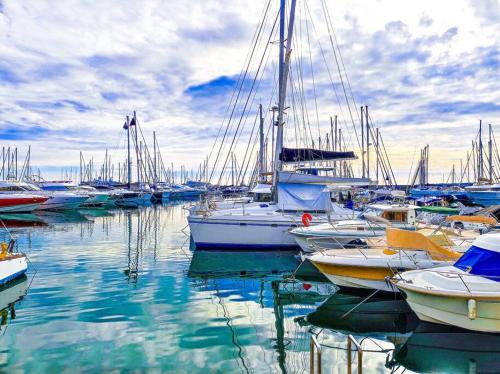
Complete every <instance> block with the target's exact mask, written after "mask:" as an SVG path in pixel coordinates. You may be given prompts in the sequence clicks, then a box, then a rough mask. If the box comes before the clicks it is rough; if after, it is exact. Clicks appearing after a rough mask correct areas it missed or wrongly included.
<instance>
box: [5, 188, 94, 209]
mask: <svg viewBox="0 0 500 374" xmlns="http://www.w3.org/2000/svg"><path fill="white" fill-rule="evenodd" d="M0 194H6V195H9V194H10V195H11V196H12V194H14V195H25V196H30V197H32V196H33V195H36V196H42V197H44V198H45V201H43V202H41V203H40V204H39V205H38V206H37V207H36V210H61V209H77V208H78V207H80V206H81V205H82V204H83V203H84V202H85V201H86V200H88V198H89V197H88V196H87V195H81V194H76V193H73V192H66V191H44V190H42V189H41V188H40V187H38V186H36V185H34V184H31V183H25V182H16V181H3V182H1V183H0ZM17 212H19V211H17Z"/></svg>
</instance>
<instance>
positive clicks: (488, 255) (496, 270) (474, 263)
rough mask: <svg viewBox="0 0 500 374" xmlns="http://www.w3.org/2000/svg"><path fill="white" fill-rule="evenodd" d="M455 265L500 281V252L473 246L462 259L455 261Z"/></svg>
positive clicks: (471, 272)
mask: <svg viewBox="0 0 500 374" xmlns="http://www.w3.org/2000/svg"><path fill="white" fill-rule="evenodd" d="M454 266H455V267H457V268H459V269H461V270H463V271H467V270H468V268H471V270H470V271H469V273H470V274H475V275H481V276H484V277H494V278H491V279H492V280H495V281H497V282H498V281H500V253H499V252H494V251H489V250H487V249H483V248H479V247H476V246H474V245H473V246H471V247H470V248H469V249H468V250H467V252H465V253H464V255H463V256H462V257H460V259H459V260H458V261H457V262H455V265H454Z"/></svg>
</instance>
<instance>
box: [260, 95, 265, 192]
mask: <svg viewBox="0 0 500 374" xmlns="http://www.w3.org/2000/svg"><path fill="white" fill-rule="evenodd" d="M259 116H260V123H259V146H260V147H259V172H260V177H259V182H264V116H263V115H262V104H259Z"/></svg>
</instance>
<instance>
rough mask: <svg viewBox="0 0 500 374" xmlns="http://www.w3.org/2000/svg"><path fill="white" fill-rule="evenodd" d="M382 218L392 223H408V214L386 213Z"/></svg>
mask: <svg viewBox="0 0 500 374" xmlns="http://www.w3.org/2000/svg"><path fill="white" fill-rule="evenodd" d="M382 218H385V219H386V220H388V221H391V222H406V220H407V213H406V212H384V213H383V214H382Z"/></svg>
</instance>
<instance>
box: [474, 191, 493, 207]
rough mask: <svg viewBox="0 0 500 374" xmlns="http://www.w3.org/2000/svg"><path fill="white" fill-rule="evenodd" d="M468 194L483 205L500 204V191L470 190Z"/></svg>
mask: <svg viewBox="0 0 500 374" xmlns="http://www.w3.org/2000/svg"><path fill="white" fill-rule="evenodd" d="M467 196H468V197H469V199H470V200H472V201H474V202H475V203H477V204H481V205H483V206H492V205H500V191H468V192H467Z"/></svg>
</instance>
